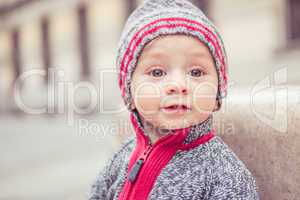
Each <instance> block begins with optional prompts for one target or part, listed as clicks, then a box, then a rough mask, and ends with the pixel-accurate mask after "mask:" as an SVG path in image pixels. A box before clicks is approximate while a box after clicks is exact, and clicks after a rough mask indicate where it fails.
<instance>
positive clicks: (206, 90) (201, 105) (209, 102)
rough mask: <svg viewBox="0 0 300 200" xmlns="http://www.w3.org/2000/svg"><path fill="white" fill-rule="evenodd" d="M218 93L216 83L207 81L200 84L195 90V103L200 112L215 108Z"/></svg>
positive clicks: (193, 97)
mask: <svg viewBox="0 0 300 200" xmlns="http://www.w3.org/2000/svg"><path fill="white" fill-rule="evenodd" d="M216 95H217V87H216V86H215V85H214V84H210V83H205V84H201V85H198V86H197V87H195V89H194V90H193V95H192V99H193V105H194V108H196V109H197V111H198V112H211V111H212V110H213V109H214V105H215V101H216Z"/></svg>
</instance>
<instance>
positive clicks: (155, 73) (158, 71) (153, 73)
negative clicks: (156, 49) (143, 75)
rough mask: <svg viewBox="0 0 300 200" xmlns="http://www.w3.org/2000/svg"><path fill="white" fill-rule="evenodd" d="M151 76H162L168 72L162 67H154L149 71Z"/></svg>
mask: <svg viewBox="0 0 300 200" xmlns="http://www.w3.org/2000/svg"><path fill="white" fill-rule="evenodd" d="M149 74H150V75H151V76H154V77H161V76H163V75H166V72H164V71H163V70H161V69H153V70H151V71H150V73H149Z"/></svg>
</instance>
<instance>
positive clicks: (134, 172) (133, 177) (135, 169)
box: [128, 145, 153, 183]
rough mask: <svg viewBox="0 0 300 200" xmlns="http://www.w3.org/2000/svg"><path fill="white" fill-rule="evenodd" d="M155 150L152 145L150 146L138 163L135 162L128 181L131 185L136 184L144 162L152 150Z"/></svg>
mask: <svg viewBox="0 0 300 200" xmlns="http://www.w3.org/2000/svg"><path fill="white" fill-rule="evenodd" d="M152 149H153V146H152V145H148V146H147V147H146V149H145V150H144V152H143V154H142V155H141V156H140V157H139V158H138V159H137V161H136V162H135V164H134V165H133V167H132V168H131V170H130V173H129V176H128V180H129V181H130V182H131V183H134V182H135V180H136V178H137V176H138V174H139V172H140V170H141V168H142V166H143V164H144V162H146V160H147V158H148V156H149V154H150V152H151V150H152Z"/></svg>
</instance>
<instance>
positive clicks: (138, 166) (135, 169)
mask: <svg viewBox="0 0 300 200" xmlns="http://www.w3.org/2000/svg"><path fill="white" fill-rule="evenodd" d="M143 162H144V160H143V159H138V161H137V162H136V163H135V164H134V165H133V167H132V169H131V170H130V173H129V177H128V179H129V181H130V182H131V183H133V182H134V181H135V179H136V177H137V175H138V173H139V171H140V169H141V167H142V164H143Z"/></svg>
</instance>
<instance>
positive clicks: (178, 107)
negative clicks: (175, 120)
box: [163, 104, 191, 113]
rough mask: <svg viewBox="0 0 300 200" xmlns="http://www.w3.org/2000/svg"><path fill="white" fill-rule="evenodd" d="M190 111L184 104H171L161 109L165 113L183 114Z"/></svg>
mask: <svg viewBox="0 0 300 200" xmlns="http://www.w3.org/2000/svg"><path fill="white" fill-rule="evenodd" d="M190 110H191V109H190V108H189V107H188V106H187V105H184V104H173V105H168V106H165V107H163V111H164V112H166V113H185V112H188V111H190Z"/></svg>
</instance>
